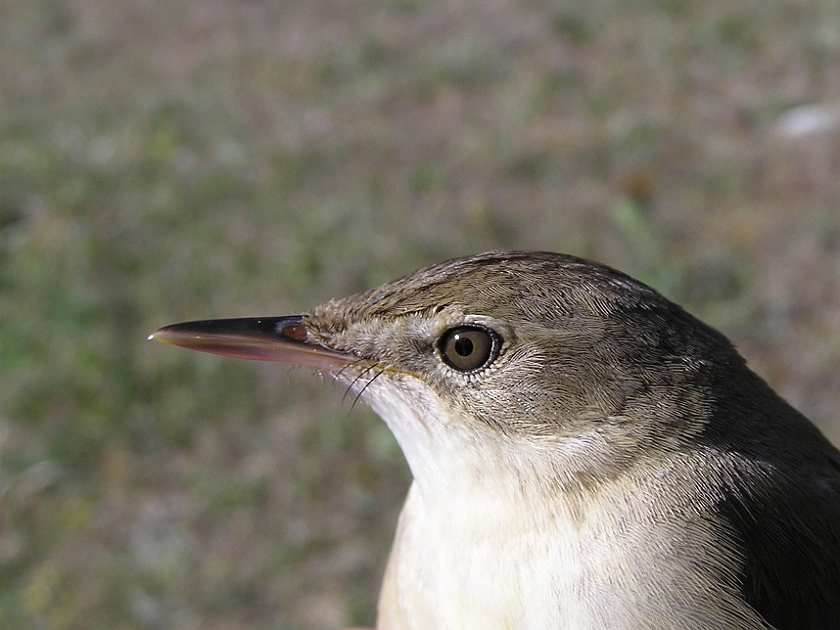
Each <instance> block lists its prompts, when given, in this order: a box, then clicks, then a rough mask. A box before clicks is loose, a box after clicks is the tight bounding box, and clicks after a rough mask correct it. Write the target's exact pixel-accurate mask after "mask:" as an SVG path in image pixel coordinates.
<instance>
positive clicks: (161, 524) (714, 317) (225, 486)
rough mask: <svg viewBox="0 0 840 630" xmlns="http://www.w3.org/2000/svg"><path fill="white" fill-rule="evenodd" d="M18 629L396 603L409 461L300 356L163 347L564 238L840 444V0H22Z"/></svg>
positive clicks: (15, 195) (0, 482)
mask: <svg viewBox="0 0 840 630" xmlns="http://www.w3.org/2000/svg"><path fill="white" fill-rule="evenodd" d="M0 60H2V64H0V379H2V383H3V387H2V388H0V505H2V509H0V630H2V629H4V628H10V629H11V628H14V629H22V628H33V629H34V628H48V629H57V630H58V629H68V630H70V629H74V628H85V629H89V630H96V629H98V628H109V629H110V628H125V629H146V628H164V627H165V628H173V629H175V628H199V627H200V628H208V629H220V630H221V629H224V628H242V627H251V628H282V629H286V628H288V629H297V628H312V629H321V628H324V629H327V628H338V627H341V626H342V625H350V624H357V623H368V624H369V623H371V622H372V620H373V617H374V608H375V597H376V592H377V589H378V580H379V577H380V575H381V571H382V565H383V562H384V559H385V557H386V554H387V550H388V545H389V543H390V538H391V535H392V532H393V528H394V524H395V519H396V515H397V513H398V510H399V504H400V501H401V498H402V496H403V493H404V491H405V488H406V487H407V483H408V480H409V476H408V472H407V470H406V469H405V466H404V464H403V462H402V459H401V456H400V454H399V451H398V449H397V447H396V445H395V444H394V442H393V440H392V438H391V437H390V435H389V434H388V432H387V430H386V429H385V428H384V427H383V425H382V424H381V423H380V422H379V421H378V420H377V419H376V418H374V417H373V416H372V415H371V414H370V413H369V412H368V411H367V410H365V409H363V408H362V407H361V406H357V407H355V408H354V409H352V410H350V409H349V405H347V404H345V405H342V404H341V394H342V392H341V391H340V390H336V388H334V387H332V386H330V385H329V384H325V383H322V382H319V380H318V379H317V378H316V377H313V376H312V375H310V374H308V373H306V372H305V371H303V370H292V371H291V372H289V370H288V369H286V368H283V367H279V366H273V365H262V364H249V363H244V362H236V361H228V360H222V359H217V358H214V357H209V356H197V355H193V354H192V353H187V352H181V351H178V350H175V349H171V348H164V347H152V346H151V345H150V344H147V343H146V342H145V336H146V335H147V334H148V333H149V332H151V331H152V330H154V329H155V328H156V327H158V326H160V325H163V324H166V323H170V322H173V321H178V320H183V319H191V318H203V317H213V316H237V315H250V314H282V313H293V312H300V311H302V310H305V309H307V308H309V307H311V306H313V305H314V304H316V303H318V302H320V301H323V300H325V299H328V298H330V297H335V296H340V295H344V294H347V293H350V292H353V291H357V290H360V289H364V288H368V287H370V286H373V285H375V284H378V283H381V282H384V281H387V280H389V279H391V278H393V277H395V276H397V275H399V274H401V273H404V272H407V271H410V270H412V269H413V268H415V267H417V266H420V265H423V264H427V263H429V262H433V261H437V260H440V259H443V258H445V257H449V256H455V255H461V254H465V253H470V252H477V251H481V250H485V249H490V248H497V247H516V248H529V249H553V250H562V251H567V252H570V253H574V254H579V255H585V256H590V257H594V258H597V259H600V260H602V261H605V262H607V263H610V264H612V265H614V266H617V267H620V268H622V269H624V270H625V271H628V272H630V273H631V274H634V275H637V276H639V277H641V278H642V279H644V280H646V281H648V282H651V283H652V284H654V285H655V286H657V287H659V288H660V289H661V290H663V291H665V292H666V293H667V294H668V295H670V296H671V297H673V298H675V299H677V300H678V301H680V302H681V303H683V304H684V305H685V306H687V307H688V308H689V309H690V310H692V311H693V312H695V313H696V314H698V315H700V316H701V317H703V318H704V319H706V320H708V321H710V322H711V323H713V324H715V325H716V326H718V327H720V328H721V329H723V330H724V331H725V332H726V333H727V334H728V335H729V336H730V337H732V338H733V339H734V340H735V341H736V343H737V344H738V345H739V347H740V348H741V349H742V351H743V352H744V353H745V354H746V355H747V357H748V359H749V360H750V362H751V363H752V364H753V365H754V367H755V368H756V369H757V370H758V371H759V372H760V373H761V374H762V375H764V376H765V377H766V378H767V379H768V380H770V382H771V383H772V384H773V385H774V386H775V387H777V388H778V389H779V391H780V392H781V393H782V394H783V395H785V396H786V397H787V398H789V399H790V400H791V402H793V403H794V404H795V405H796V406H798V407H799V408H800V409H802V410H803V411H804V412H806V414H808V415H809V416H810V417H812V418H813V419H814V420H815V421H816V422H818V423H819V424H820V425H821V426H822V428H823V429H824V430H825V431H826V433H827V434H829V435H830V436H832V437H833V438H834V439H835V440H838V439H840V424H838V417H837V414H836V409H837V408H838V403H840V400H839V399H838V394H837V392H838V391H840V382H838V377H837V376H836V375H837V374H840V369H838V367H840V334H838V331H840V319H839V318H838V315H837V313H840V273H838V260H840V259H839V258H838V256H840V254H838V252H840V212H838V203H839V202H840V184H839V183H838V182H840V177H838V176H837V175H838V173H837V163H838V146H840V145H838V137H840V135H838V133H840V132H838V129H837V128H835V129H834V130H833V131H831V132H828V133H825V134H822V135H819V136H805V137H801V138H796V139H790V138H784V137H782V136H780V135H779V134H778V133H776V132H775V127H774V124H775V121H776V120H777V119H778V117H779V116H780V115H781V114H782V113H784V112H785V111H788V110H789V109H790V108H791V107H794V106H797V105H800V104H818V105H819V104H826V105H832V104H836V103H837V101H838V98H840V79H838V75H837V72H836V68H837V67H840V10H838V6H837V5H836V3H832V2H811V3H804V4H803V3H794V2H786V1H783V0H771V1H770V2H762V3H757V2H746V1H745V2H741V3H739V4H734V5H733V4H732V3H730V2H720V1H714V0H713V1H712V2H705V3H700V4H686V3H675V2H669V1H668V0H648V1H647V2H643V1H642V0H634V1H633V2H629V3H628V2H614V1H613V0H604V1H603V2H599V3H588V4H586V3H562V4H559V5H558V4H557V3H554V2H543V1H541V0H529V1H526V2H519V3H514V2H508V3H498V2H481V1H478V0H472V1H470V2H467V3H465V4H445V3H429V2H420V1H419V0H394V1H385V0H359V1H357V2H353V3H348V2H337V1H332V0H317V1H311V0H310V1H308V2H303V1H296V0H291V1H289V2H283V3H279V4H276V5H275V4H271V3H259V2H232V1H229V0H219V1H217V2H213V3H208V2H189V1H187V0H178V1H175V2H162V1H160V0H152V1H151V2H144V3H140V2H130V1H128V0H125V1H123V2H118V3H110V4H108V3H106V4H103V3H98V4H97V3H87V2H83V1H82V0H34V1H28V2H23V1H22V0H8V1H6V2H3V3H2V5H0Z"/></svg>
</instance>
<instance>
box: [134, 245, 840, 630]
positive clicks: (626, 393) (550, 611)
mask: <svg viewBox="0 0 840 630" xmlns="http://www.w3.org/2000/svg"><path fill="white" fill-rule="evenodd" d="M150 338H152V339H154V340H157V341H162V342H165V343H169V344H174V345H176V346H183V347H186V348H191V349H195V350H202V351H205V352H212V353H217V354H221V355H228V356H236V357H242V358H248V359H260V360H268V361H280V362H286V363H292V364H297V365H303V366H309V367H311V368H314V369H316V370H318V371H320V372H322V373H324V374H327V375H329V376H331V377H333V378H334V379H335V380H336V381H338V382H340V383H341V384H343V385H344V386H345V387H346V388H347V390H348V392H353V393H354V394H355V395H356V396H358V397H360V399H361V400H363V401H364V402H365V403H366V404H367V405H369V406H370V407H371V408H372V409H373V410H374V411H375V412H376V413H377V414H378V415H379V416H380V417H381V418H382V420H384V422H385V423H386V424H387V426H388V427H389V429H390V430H391V432H392V433H393V435H394V437H395V438H396V441H397V442H398V444H399V446H400V448H401V450H402V452H403V454H404V456H405V459H406V462H407V464H408V466H409V468H410V471H411V474H412V483H411V486H410V488H409V490H408V494H407V498H406V500H405V504H404V506H403V509H402V511H401V514H400V517H399V520H398V523H397V529H396V534H395V539H394V542H393V546H392V549H391V553H390V556H389V559H388V561H387V565H386V568H385V573H384V577H383V583H382V588H381V593H380V597H379V604H378V614H377V629H378V630H485V629H486V630H549V629H551V630H589V629H599V630H605V629H606V630H639V629H657V630H663V629H669V630H670V629H673V630H677V629H680V630H683V629H684V630H689V629H691V630H696V629H704V630H758V629H762V630H837V629H840V452H838V450H837V449H836V448H835V447H834V446H833V445H832V444H831V442H829V440H828V439H827V438H826V437H824V435H823V434H822V433H821V432H820V431H819V430H818V429H817V428H816V426H815V425H813V424H812V423H811V422H810V421H809V420H808V419H807V418H806V417H805V416H803V415H802V414H801V413H800V412H798V411H797V410H795V409H794V408H793V407H792V406H791V405H789V404H788V403H787V402H785V401H784V400H783V399H782V398H781V397H780V396H779V395H778V394H776V393H775V392H774V391H773V390H772V389H771V387H770V386H769V385H768V384H767V383H766V382H765V381H764V380H762V378H761V377H759V376H758V375H757V374H755V373H754V372H753V371H751V370H750V369H749V368H748V366H747V364H746V361H745V360H744V359H743V358H742V356H741V355H740V354H739V353H738V352H737V350H736V349H735V347H734V346H733V345H732V343H731V342H730V341H729V340H728V339H727V338H726V337H725V336H724V335H723V334H721V333H719V332H717V331H716V330H715V329H713V328H712V327H710V326H708V325H706V324H704V323H702V322H701V321H699V320H698V319H696V318H695V317H694V316H692V315H690V314H689V313H688V312H687V311H686V310H684V309H683V308H681V307H680V306H678V305H676V304H675V303H673V302H671V301H670V300H668V299H666V298H665V297H663V296H662V295H661V294H660V293H658V292H657V291H655V290H654V289H652V288H650V287H649V286H647V285H645V284H643V283H641V282H639V281H637V280H634V279H633V278H631V277H630V276H628V275H625V274H624V273H621V272H619V271H617V270H615V269H612V268H610V267H608V266H605V265H603V264H600V263H597V262H593V261H589V260H584V259H581V258H577V257H573V256H569V255H564V254H556V253H550V252H523V251H492V252H487V253H484V254H478V255H473V256H467V257H462V258H457V259H454V260H449V261H446V262H442V263H438V264H434V265H431V266H428V267H425V268H423V269H420V270H418V271H416V272H414V273H411V274H409V275H406V276H404V277H402V278H400V279H397V280H395V281H393V282H390V283H388V284H385V285H383V286H381V287H378V288H374V289H371V290H368V291H365V292H362V293H359V294H356V295H353V296H350V297H346V298H342V299H335V300H331V301H329V302H327V303H325V304H323V305H321V306H317V307H315V308H313V309H312V310H310V311H308V312H306V313H304V314H302V315H294V316H282V317H254V318H237V319H221V320H200V321H193V322H186V323H181V324H174V325H171V326H166V327H164V328H162V329H160V330H158V331H157V332H155V333H153V334H152V335H151V336H150Z"/></svg>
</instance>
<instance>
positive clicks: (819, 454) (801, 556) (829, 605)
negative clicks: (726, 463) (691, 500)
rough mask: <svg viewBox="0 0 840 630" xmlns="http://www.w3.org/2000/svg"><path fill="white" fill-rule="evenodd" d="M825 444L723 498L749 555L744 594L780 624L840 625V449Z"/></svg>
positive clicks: (790, 627) (791, 628)
mask: <svg viewBox="0 0 840 630" xmlns="http://www.w3.org/2000/svg"><path fill="white" fill-rule="evenodd" d="M820 437H822V436H820ZM821 446H822V448H820V449H818V450H817V451H816V452H813V453H812V454H811V455H810V456H809V457H808V458H807V460H803V461H802V462H800V465H799V467H798V468H797V469H792V468H791V466H792V465H793V462H785V461H777V462H774V463H773V466H772V467H771V468H770V469H769V471H770V473H769V475H770V477H769V478H765V479H763V480H762V481H763V482H764V483H760V484H759V485H758V486H757V487H749V488H742V489H741V491H738V492H734V493H732V494H730V495H729V496H728V497H727V499H726V500H724V501H723V502H722V503H721V504H720V505H719V509H720V510H721V512H722V514H723V516H724V517H725V518H726V519H727V520H728V521H729V523H730V525H731V526H732V528H733V530H734V536H735V539H736V544H737V545H738V546H739V547H740V549H741V550H742V551H743V554H744V566H743V574H742V589H743V596H744V599H745V600H746V601H747V602H749V603H750V605H751V606H752V607H753V608H754V609H755V610H756V611H757V612H758V613H759V614H760V615H761V616H762V617H764V619H765V620H766V621H767V622H768V623H769V624H771V625H772V626H773V627H774V628H777V629H778V630H838V629H840V454H838V453H837V451H836V450H835V449H834V448H833V447H832V446H831V445H830V444H828V442H825V443H824V444H822V445H821Z"/></svg>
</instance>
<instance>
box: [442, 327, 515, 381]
mask: <svg viewBox="0 0 840 630" xmlns="http://www.w3.org/2000/svg"><path fill="white" fill-rule="evenodd" d="M500 346H501V340H500V339H499V336H498V335H497V334H496V333H495V332H493V331H490V330H487V329H486V328H480V327H478V326H458V327H457V328H450V329H449V330H447V331H446V332H445V333H444V334H443V336H442V337H441V338H440V342H439V343H438V348H439V349H440V354H441V357H443V360H444V362H445V363H446V364H447V365H448V366H449V367H451V368H454V369H456V370H458V371H459V372H473V371H475V370H478V369H480V368H483V367H484V366H485V365H487V364H488V363H490V362H491V361H492V360H493V359H495V358H496V357H497V356H499V347H500Z"/></svg>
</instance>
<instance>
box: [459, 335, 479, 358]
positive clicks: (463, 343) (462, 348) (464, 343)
mask: <svg viewBox="0 0 840 630" xmlns="http://www.w3.org/2000/svg"><path fill="white" fill-rule="evenodd" d="M474 347H475V346H474V345H473V342H472V341H470V340H469V339H466V338H464V337H459V338H458V339H456V340H455V352H457V353H458V354H459V355H461V356H462V357H468V356H470V355H471V354H472V351H473V348H474Z"/></svg>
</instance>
